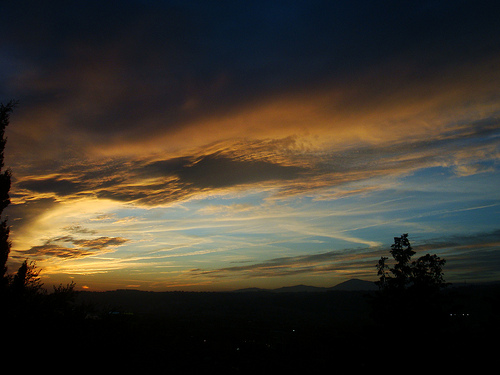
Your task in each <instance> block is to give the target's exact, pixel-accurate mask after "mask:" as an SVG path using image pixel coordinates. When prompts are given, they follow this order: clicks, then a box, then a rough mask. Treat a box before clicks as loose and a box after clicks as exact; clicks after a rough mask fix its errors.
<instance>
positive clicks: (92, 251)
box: [16, 229, 129, 259]
mask: <svg viewBox="0 0 500 375" xmlns="http://www.w3.org/2000/svg"><path fill="white" fill-rule="evenodd" d="M79 231H80V232H81V229H79ZM86 233H87V232H86ZM128 241H129V240H128V239H126V238H122V237H97V238H93V239H77V238H74V237H73V236H62V237H56V238H51V239H49V240H46V241H45V243H44V244H43V245H39V246H33V247H31V248H30V249H29V250H25V251H17V252H16V253H17V257H25V256H33V257H35V258H47V257H56V258H64V259H69V258H71V259H74V258H84V257H88V256H92V255H96V254H102V253H106V252H109V251H112V248H114V247H116V246H120V245H123V244H124V243H126V242H128ZM59 243H69V244H72V245H74V247H65V246H61V245H59Z"/></svg>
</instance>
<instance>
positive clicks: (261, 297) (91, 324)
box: [0, 102, 500, 373]
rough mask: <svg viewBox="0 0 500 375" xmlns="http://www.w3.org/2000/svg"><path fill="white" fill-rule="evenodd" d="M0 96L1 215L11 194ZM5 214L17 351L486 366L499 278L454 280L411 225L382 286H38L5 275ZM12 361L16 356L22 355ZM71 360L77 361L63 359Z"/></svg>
mask: <svg viewBox="0 0 500 375" xmlns="http://www.w3.org/2000/svg"><path fill="white" fill-rule="evenodd" d="M15 106H16V103H15V102H9V103H8V104H7V105H3V104H2V105H1V107H0V216H1V215H2V213H3V210H4V209H5V208H6V207H7V206H8V204H9V203H10V199H9V190H10V185H11V171H10V170H9V169H4V155H3V152H4V147H5V143H6V138H5V127H6V126H7V125H8V124H9V115H10V114H11V112H12V111H13V109H14V108H15ZM9 231H10V230H9V226H8V225H7V219H3V220H2V221H1V222H0V303H1V304H0V321H1V322H2V327H1V328H2V329H1V330H0V335H1V337H2V342H3V343H4V344H5V348H4V349H2V353H3V355H4V358H7V359H8V360H9V361H10V362H14V363H24V362H20V361H30V363H36V364H42V363H43V364H47V363H49V364H50V369H51V370H53V369H54V367H57V366H60V367H68V366H73V367H77V368H78V369H80V370H82V371H85V370H95V369H96V368H99V369H101V370H103V371H106V370H109V371H115V372H116V371H118V370H127V371H130V370H134V369H138V370H141V371H158V369H159V368H160V369H162V370H165V371H166V372H167V371H168V372H173V371H178V372H180V371H182V372H193V371H207V370H210V371H217V372H219V373H221V372H222V373H255V372H258V373H274V372H284V371H294V372H300V371H307V372H308V373H310V372H313V373H315V372H319V371H324V370H325V369H328V370H331V371H332V372H335V373H353V372H354V373H357V372H361V371H367V372H396V371H397V372H401V371H407V370H410V371H414V372H417V371H422V372H423V371H426V372H428V371H431V372H440V371H443V372H444V371H447V372H451V371H458V370H460V371H467V370H468V369H469V368H468V367H472V366H473V368H474V370H475V371H478V369H479V368H480V366H484V368H489V366H491V365H492V364H493V362H492V361H491V359H493V358H494V357H493V356H492V353H493V351H494V349H495V346H494V344H493V343H495V342H496V339H497V337H498V334H499V333H500V293H499V292H500V284H490V285H474V286H462V287H450V286H449V285H448V284H447V283H446V282H445V280H444V273H443V268H444V266H445V260H444V259H441V258H439V257H438V256H436V255H430V254H426V255H424V256H421V257H419V258H418V259H416V260H412V258H413V256H414V255H415V252H414V251H413V249H412V247H411V244H410V240H409V236H408V234H403V235H402V236H400V237H395V238H394V244H393V245H392V246H391V249H390V250H389V254H390V255H391V257H392V260H391V261H389V258H388V257H382V258H381V259H380V260H379V262H378V264H376V265H374V275H375V274H377V276H378V278H379V280H378V281H377V282H376V284H377V285H378V287H379V289H378V291H324V292H320V293H308V292H295V293H271V292H266V291H258V292H240V293H234V292H233V293H231V292H225V293H222V292H220V293H196V292H190V293H187V292H165V293H153V292H139V291H131V290H119V291H109V292H78V293H77V292H76V291H75V284H74V283H70V284H67V285H59V286H54V287H53V288H52V289H53V290H52V291H51V292H48V291H47V290H45V289H44V288H43V284H42V283H41V281H40V276H39V274H40V270H39V269H38V268H37V266H36V264H35V263H34V262H31V261H29V260H25V261H24V262H23V263H22V264H21V266H20V267H19V269H18V270H17V272H15V273H13V274H9V273H8V272H7V271H8V270H7V260H8V256H9V252H10V247H11V243H10V241H9ZM16 361H17V362H16ZM68 361H69V362H70V365H68V364H67V362H68Z"/></svg>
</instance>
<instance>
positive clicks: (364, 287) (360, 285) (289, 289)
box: [234, 279, 378, 293]
mask: <svg viewBox="0 0 500 375" xmlns="http://www.w3.org/2000/svg"><path fill="white" fill-rule="evenodd" d="M369 290H378V287H377V286H376V285H375V283H374V282H373V281H367V280H360V279H350V280H347V281H344V282H342V283H340V284H337V285H335V286H332V287H329V288H326V287H317V286H310V285H302V284H300V285H293V286H285V287H281V288H276V289H263V288H245V289H238V290H235V291H234V292H273V293H297V292H328V291H369Z"/></svg>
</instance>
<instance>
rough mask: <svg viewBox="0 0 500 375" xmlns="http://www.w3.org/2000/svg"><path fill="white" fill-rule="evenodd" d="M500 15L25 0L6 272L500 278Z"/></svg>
mask: <svg viewBox="0 0 500 375" xmlns="http://www.w3.org/2000/svg"><path fill="white" fill-rule="evenodd" d="M499 20H500V12H499V8H498V4H496V3H495V2H494V1H484V2H483V1H480V0H474V1H459V0H457V1H415V2H409V1H357V0H353V1H314V0H304V1H264V0H263V1H257V0H252V1H181V0H178V1H145V0H144V1H133V0H122V1H102V0H100V1H68V0H64V1H63V0H61V1H38V0H36V1H22V0H18V1H9V2H2V5H1V9H0V102H3V103H6V102H8V101H9V100H10V99H17V100H19V106H18V107H17V108H16V110H15V111H14V113H13V114H12V116H11V124H10V126H9V128H8V130H7V136H8V143H7V147H6V150H5V157H6V165H7V166H9V167H10V168H11V169H12V173H13V185H12V188H11V200H12V204H11V206H10V207H9V208H8V210H7V211H8V212H7V214H8V216H9V224H10V225H11V240H12V242H13V245H12V251H11V254H10V261H9V271H10V272H14V271H15V270H16V268H17V266H18V265H19V264H20V262H22V261H23V260H24V259H26V258H29V259H30V260H35V261H36V262H37V265H38V266H39V267H41V268H42V274H41V275H42V276H43V282H44V283H45V287H47V288H50V289H51V286H52V285H53V284H56V285H57V284H59V283H64V284H65V283H69V282H71V281H75V282H76V283H77V288H78V289H87V290H112V289H117V288H135V289H141V290H157V291H161V290H195V291H201V290H232V289H238V288H245V287H262V288H275V287H280V286H289V285H295V284H308V285H315V286H332V285H335V284H337V283H339V282H342V281H345V280H347V279H349V278H354V277H355V278H362V279H367V280H375V279H376V269H375V264H376V262H377V260H378V259H379V258H380V257H381V256H382V255H384V256H386V255H388V250H389V249H390V245H391V243H392V242H393V237H395V236H400V235H401V234H403V233H409V238H410V241H411V243H412V245H413V246H414V248H415V250H416V251H417V256H419V255H424V254H426V253H428V252H429V253H436V254H438V255H439V256H441V257H443V258H445V259H446V260H447V263H446V267H445V269H444V271H445V278H446V280H447V281H450V282H462V281H464V280H467V282H478V281H491V280H498V279H500V170H499V165H500V164H499V159H500V21H499Z"/></svg>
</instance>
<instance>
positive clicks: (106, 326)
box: [10, 283, 500, 374]
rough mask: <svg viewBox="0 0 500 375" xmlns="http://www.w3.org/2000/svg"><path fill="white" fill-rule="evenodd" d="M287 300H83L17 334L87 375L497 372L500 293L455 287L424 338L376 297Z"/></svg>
mask: <svg viewBox="0 0 500 375" xmlns="http://www.w3.org/2000/svg"><path fill="white" fill-rule="evenodd" d="M351 284H352V283H351ZM347 286H349V283H348V284H347ZM306 289H307V288H306ZM290 290H292V291H290V292H283V290H281V291H280V292H276V291H255V290H251V291H247V292H242V291H239V292H143V291H135V290H116V291H108V292H80V293H79V294H78V299H77V301H76V303H75V305H74V310H73V311H72V312H71V314H69V315H68V314H66V315H63V314H62V313H61V316H60V317H56V318H54V317H53V316H52V317H51V318H46V317H40V318H39V319H37V318H36V312H35V318H34V319H33V317H32V318H31V320H29V321H27V322H28V323H27V324H25V326H24V328H22V329H20V330H15V331H14V332H11V333H10V334H11V335H20V336H22V335H24V337H32V336H33V337H36V343H42V344H41V345H40V344H38V345H34V344H33V343H32V342H30V340H28V339H26V340H25V338H24V337H21V341H22V342H23V343H24V342H25V341H26V342H27V343H28V344H27V345H26V346H27V347H32V346H35V347H36V349H35V351H34V352H36V353H37V355H39V361H40V363H45V362H46V361H47V360H50V359H51V358H52V359H51V360H52V361H55V362H58V361H60V360H62V359H64V361H63V362H65V363H66V362H67V361H68V360H69V361H71V360H74V363H73V366H74V367H75V368H79V369H81V370H82V371H84V370H86V369H88V370H92V369H94V370H95V369H96V368H99V369H102V371H107V370H109V371H114V372H116V371H122V370H126V371H127V370H128V371H132V370H140V371H142V372H144V371H159V368H160V369H161V370H162V371H163V372H177V373H179V372H182V373H194V372H199V371H216V372H218V373H234V374H237V373H261V374H268V373H276V372H279V373H282V372H285V371H294V372H301V371H307V373H318V372H320V371H324V369H325V368H327V369H329V371H331V372H334V373H338V374H342V373H360V372H361V371H363V372H374V373H382V372H387V371H388V372H390V369H391V368H392V369H394V368H396V366H408V367H407V368H411V369H413V370H422V371H424V370H429V371H431V372H432V371H434V372H439V371H445V370H446V371H448V372H447V373H449V372H451V371H455V370H456V371H458V370H462V371H464V370H467V369H474V370H475V371H478V370H479V369H481V367H482V366H484V367H485V368H486V366H488V368H489V366H491V365H492V362H491V361H492V359H494V358H495V356H494V354H493V350H494V345H492V343H494V342H496V340H497V339H498V334H499V333H500V284H492V285H475V286H460V287H454V288H450V287H448V288H446V289H445V291H444V292H443V297H442V298H443V300H444V302H443V306H444V308H443V311H442V312H441V314H440V316H439V317H438V318H437V319H438V320H439V321H438V322H436V324H435V325H433V326H432V328H431V329H425V327H424V329H423V330H422V328H421V327H422V324H420V325H419V322H418V321H415V320H411V319H408V321H406V322H405V324H404V327H402V328H401V327H399V328H400V329H399V330H397V328H398V327H394V325H392V324H391V323H390V322H389V323H387V322H380V321H378V320H377V318H376V317H374V315H373V314H372V307H373V306H372V305H373V303H372V302H373V299H374V298H375V296H376V294H377V291H369V290H368V291H366V290H365V291H346V290H325V291H323V292H321V293H316V292H310V290H311V289H308V290H309V291H308V292H306V291H304V292H293V290H294V289H293V288H292V289H290ZM417 320H418V319H417ZM25 323H26V322H25ZM395 329H396V330H397V332H398V333H397V334H395ZM29 334H31V336H29ZM23 349H25V350H26V348H23ZM57 358H59V359H57ZM44 361H45V362H44ZM61 363H62V362H61ZM401 368H404V367H401ZM386 370H387V371H386Z"/></svg>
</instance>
